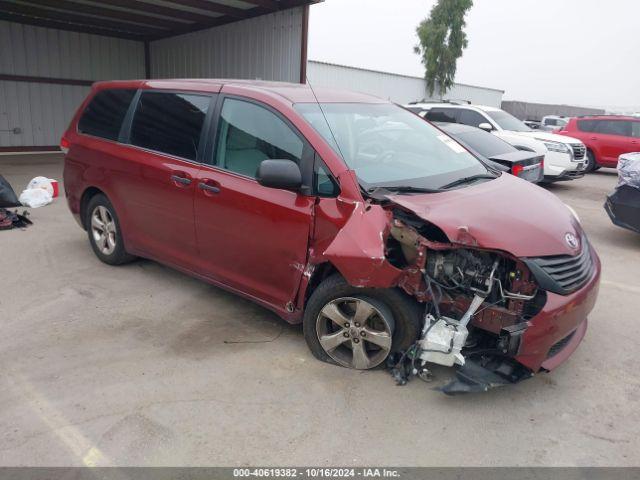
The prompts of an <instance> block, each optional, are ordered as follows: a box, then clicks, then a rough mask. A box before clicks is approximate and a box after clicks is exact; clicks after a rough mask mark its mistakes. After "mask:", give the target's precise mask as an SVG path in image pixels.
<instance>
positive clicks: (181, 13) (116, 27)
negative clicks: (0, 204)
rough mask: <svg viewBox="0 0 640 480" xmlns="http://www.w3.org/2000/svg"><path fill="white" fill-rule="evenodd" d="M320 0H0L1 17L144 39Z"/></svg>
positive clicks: (191, 30) (65, 28) (190, 30)
mask: <svg viewBox="0 0 640 480" xmlns="http://www.w3.org/2000/svg"><path fill="white" fill-rule="evenodd" d="M319 1H321V0H102V1H90V0H0V20H7V21H10V22H17V23H24V24H29V25H35V26H40V27H49V28H55V29H59V30H71V31H77V32H83V33H92V34H96V35H105V36H110V37H119V38H126V39H131V40H139V41H144V42H148V41H151V40H158V39H161V38H167V37H173V36H176V35H180V34H183V33H189V32H194V31H197V30H203V29H206V28H211V27H217V26H220V25H225V24H228V23H232V22H236V21H238V20H243V19H245V18H252V17H257V16H260V15H265V14H268V13H272V12H276V11H278V10H284V9H288V8H293V7H298V6H303V5H309V4H313V3H318V2H319Z"/></svg>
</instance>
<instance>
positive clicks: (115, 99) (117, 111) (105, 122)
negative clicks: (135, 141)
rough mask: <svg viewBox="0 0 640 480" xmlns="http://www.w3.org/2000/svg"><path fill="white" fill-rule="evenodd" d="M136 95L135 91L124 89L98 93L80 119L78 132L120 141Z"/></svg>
mask: <svg viewBox="0 0 640 480" xmlns="http://www.w3.org/2000/svg"><path fill="white" fill-rule="evenodd" d="M135 94H136V91H135V90H124V89H117V90H102V91H100V92H98V93H96V95H95V96H94V97H93V99H91V101H90V102H89V105H87V108H85V110H84V112H83V113H82V116H81V117H80V121H79V122H78V131H79V132H80V133H84V134H86V135H93V136H94V137H100V138H106V139H107V140H118V135H119V134H120V127H122V122H123V120H124V117H125V115H126V114H127V110H128V109H129V105H130V104H131V100H132V99H133V96H134V95H135Z"/></svg>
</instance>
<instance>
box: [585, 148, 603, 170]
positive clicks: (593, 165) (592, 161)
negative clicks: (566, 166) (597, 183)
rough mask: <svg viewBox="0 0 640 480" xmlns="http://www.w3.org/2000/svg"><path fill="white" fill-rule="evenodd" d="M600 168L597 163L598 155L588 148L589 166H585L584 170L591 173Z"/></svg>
mask: <svg viewBox="0 0 640 480" xmlns="http://www.w3.org/2000/svg"><path fill="white" fill-rule="evenodd" d="M598 168H600V167H599V166H598V164H597V163H596V157H595V155H594V154H593V152H592V151H591V150H587V166H586V167H585V168H584V171H585V172H587V173H589V172H593V171H595V170H597V169H598Z"/></svg>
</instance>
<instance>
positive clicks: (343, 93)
mask: <svg viewBox="0 0 640 480" xmlns="http://www.w3.org/2000/svg"><path fill="white" fill-rule="evenodd" d="M94 86H95V88H97V89H101V90H102V89H105V88H145V87H146V88H150V89H170V90H187V91H217V90H219V89H220V88H221V87H224V86H233V87H239V88H242V89H247V90H250V91H256V92H268V93H271V94H275V95H278V96H280V97H283V98H285V99H286V100H288V101H290V102H291V103H316V98H317V101H319V102H321V103H389V102H388V101H387V100H383V99H381V98H378V97H374V96H372V95H366V94H364V93H358V92H352V91H348V90H337V89H331V88H314V89H313V90H312V89H311V87H310V86H309V85H307V84H300V83H286V82H268V81H262V80H234V79H213V78H212V79H208V78H180V79H163V80H114V81H104V82H97V83H95V84H94Z"/></svg>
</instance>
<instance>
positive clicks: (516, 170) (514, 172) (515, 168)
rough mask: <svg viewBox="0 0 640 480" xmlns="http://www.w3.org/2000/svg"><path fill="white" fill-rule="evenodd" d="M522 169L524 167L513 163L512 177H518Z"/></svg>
mask: <svg viewBox="0 0 640 480" xmlns="http://www.w3.org/2000/svg"><path fill="white" fill-rule="evenodd" d="M523 170H524V167H523V166H522V165H514V166H513V168H512V169H511V175H513V176H514V177H519V176H520V174H521V173H522V172H523Z"/></svg>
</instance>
